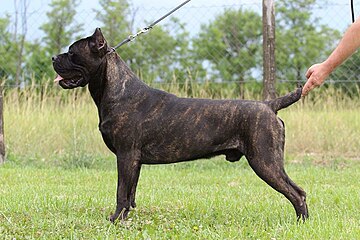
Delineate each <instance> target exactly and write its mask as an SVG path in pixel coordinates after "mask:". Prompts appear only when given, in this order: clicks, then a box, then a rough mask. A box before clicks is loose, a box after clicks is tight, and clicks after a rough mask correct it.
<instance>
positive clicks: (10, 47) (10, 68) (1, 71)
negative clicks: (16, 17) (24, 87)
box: [0, 16, 16, 81]
mask: <svg viewBox="0 0 360 240" xmlns="http://www.w3.org/2000/svg"><path fill="white" fill-rule="evenodd" d="M9 23H10V16H6V17H5V18H0V46H1V47H0V56H1V57H0V78H1V80H3V79H7V81H11V80H14V78H15V73H16V60H15V59H14V56H16V51H15V49H16V46H15V45H16V44H15V43H14V42H13V41H12V39H13V37H12V34H11V33H10V32H9V31H8V30H7V29H8V27H9Z"/></svg>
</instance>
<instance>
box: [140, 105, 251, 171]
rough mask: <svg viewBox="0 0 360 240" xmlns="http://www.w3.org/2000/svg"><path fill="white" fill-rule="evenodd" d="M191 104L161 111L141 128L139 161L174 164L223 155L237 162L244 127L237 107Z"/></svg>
mask: <svg viewBox="0 0 360 240" xmlns="http://www.w3.org/2000/svg"><path fill="white" fill-rule="evenodd" d="M227 104H229V103H227ZM230 105H232V106H226V107H224V105H223V104H219V102H215V104H211V103H210V104H209V103H207V104H206V105H205V106H204V105H203V104H201V102H200V103H193V104H190V105H187V106H181V105H180V106H176V107H173V108H172V110H169V109H164V112H163V113H162V114H159V116H158V117H157V118H153V120H152V121H150V122H146V123H145V124H143V125H142V126H143V127H142V131H141V132H142V138H141V139H142V140H141V141H140V144H141V153H142V157H141V161H142V163H145V164H162V163H174V162H181V161H190V160H195V159H199V158H209V157H212V156H216V155H220V154H225V155H226V156H227V159H228V160H229V161H236V160H238V159H239V158H240V157H241V155H242V153H241V152H243V142H242V139H243V138H244V137H243V136H244V134H246V131H243V129H241V128H243V127H244V123H245V125H246V124H247V123H246V120H244V121H242V119H241V117H240V116H239V115H241V113H239V111H236V108H237V107H236V105H234V104H230Z"/></svg>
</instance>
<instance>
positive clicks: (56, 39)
mask: <svg viewBox="0 0 360 240" xmlns="http://www.w3.org/2000/svg"><path fill="white" fill-rule="evenodd" d="M78 4H79V1H78V0H52V1H51V3H50V4H49V6H50V8H51V9H50V11H49V12H47V13H46V16H47V17H48V20H47V21H46V22H45V23H44V24H42V25H41V27H40V29H41V30H42V31H43V32H44V33H45V36H44V37H43V39H42V41H39V40H35V41H34V42H33V43H28V44H26V48H27V52H28V54H27V57H26V62H27V65H26V70H27V71H28V72H27V76H28V78H31V77H32V76H35V80H36V81H37V82H42V81H43V79H46V78H48V77H53V75H54V70H53V69H52V65H51V57H52V56H53V55H56V54H59V53H61V52H63V51H64V48H65V47H67V46H69V44H70V43H71V42H72V41H73V40H75V39H77V38H78V36H77V34H78V33H79V32H81V31H82V26H83V24H78V23H76V21H75V15H76V10H75V9H76V7H77V6H78ZM32 79H33V78H32Z"/></svg>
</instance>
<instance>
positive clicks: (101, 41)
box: [89, 28, 109, 57]
mask: <svg viewBox="0 0 360 240" xmlns="http://www.w3.org/2000/svg"><path fill="white" fill-rule="evenodd" d="M89 46H90V50H91V51H92V52H94V53H99V55H100V56H101V57H102V56H103V55H105V54H106V53H107V52H108V51H109V49H108V46H107V43H106V40H105V38H104V35H103V34H102V32H101V30H100V28H96V29H95V32H94V34H93V35H92V36H91V37H90V42H89Z"/></svg>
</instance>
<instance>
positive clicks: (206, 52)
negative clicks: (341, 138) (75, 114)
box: [0, 0, 360, 95]
mask: <svg viewBox="0 0 360 240" xmlns="http://www.w3.org/2000/svg"><path fill="white" fill-rule="evenodd" d="M10 2H11V1H7V3H2V5H3V6H2V8H1V9H0V31H2V33H1V34H2V35H3V36H0V44H1V45H0V47H1V48H0V56H1V57H0V78H1V79H2V81H3V85H5V87H8V88H9V87H11V88H14V87H24V86H26V85H29V84H33V85H34V84H35V85H36V86H42V85H43V84H45V83H44V82H47V81H49V79H51V78H52V77H54V75H55V73H54V72H53V70H52V67H51V66H52V63H51V55H52V54H56V52H55V53H54V52H52V53H50V52H47V53H42V52H41V51H42V48H46V41H45V40H44V38H45V36H46V33H45V32H44V30H43V29H42V26H43V24H44V23H46V22H47V21H48V19H49V12H50V11H51V7H50V6H49V4H50V2H51V1H50V0H39V1H31V4H30V3H29V2H30V1H28V5H27V7H26V8H25V7H24V6H23V7H21V6H22V5H21V1H20V0H18V1H14V3H17V6H14V5H13V4H11V3H10ZM129 2H130V8H131V14H130V16H128V17H129V18H131V19H130V20H131V21H130V22H131V28H128V31H127V32H122V33H121V34H119V35H117V36H116V39H108V42H109V43H111V44H112V45H115V44H117V43H118V42H119V40H120V41H121V40H123V39H124V38H126V37H127V36H128V35H129V34H131V33H134V32H136V31H137V30H139V29H141V28H143V27H145V26H146V25H147V24H148V23H151V22H152V21H153V20H155V19H157V18H159V17H160V16H162V15H164V14H165V13H166V12H168V11H169V10H171V9H172V8H173V7H175V6H176V5H177V4H178V3H177V2H171V1H168V2H165V1H160V2H161V4H159V5H153V4H152V3H149V2H147V3H146V6H144V5H140V2H139V1H133V2H131V1H129ZM278 2H280V1H275V3H276V4H278ZM282 2H285V1H282ZM294 2H300V3H304V2H306V1H302V0H297V1H294ZM294 4H295V3H294ZM299 6H301V4H300V5H299ZM281 7H288V11H291V7H293V8H296V5H293V6H291V4H285V3H280V5H276V12H277V13H276V20H277V29H278V31H277V33H276V39H277V40H276V59H277V62H276V64H277V85H282V84H288V85H289V86H295V85H296V83H298V82H305V80H306V79H305V72H306V70H307V68H308V67H309V66H310V65H311V64H313V63H316V62H320V61H323V60H325V58H326V56H327V55H328V54H329V53H330V52H331V50H332V49H333V48H334V47H335V46H336V44H337V43H338V41H339V40H340V38H341V36H342V33H343V32H344V31H345V29H346V28H347V27H348V26H349V25H350V23H351V13H350V2H349V1H335V0H332V1H331V0H316V1H315V3H314V4H311V5H310V7H309V8H307V9H308V10H306V8H304V9H303V10H304V12H305V13H306V14H309V15H310V18H309V21H308V22H304V23H301V21H300V20H299V19H300V18H299V19H292V20H293V21H294V22H296V21H300V23H298V24H297V25H296V24H295V25H291V24H290V25H289V24H288V23H285V22H286V21H288V20H289V19H287V20H286V19H285V18H286V16H287V15H286V13H281V11H282V9H281ZM101 9H102V7H101V6H100V4H99V3H98V2H97V1H80V4H79V5H78V6H77V7H76V15H75V17H74V19H73V25H76V24H80V25H81V26H82V27H81V30H80V31H78V32H77V33H76V35H74V36H73V37H72V39H69V42H68V43H67V44H66V45H69V44H70V43H71V42H73V41H74V40H75V39H77V38H80V37H84V36H89V35H91V34H92V32H93V31H94V29H95V28H96V27H106V26H104V24H103V23H102V22H101V21H99V20H98V19H97V18H96V12H95V10H100V11H101ZM25 10H26V14H25V15H24V11H25ZM294 10H295V11H296V9H292V11H294ZM231 11H235V12H241V14H242V16H238V15H232V16H230V19H233V21H230V22H226V21H225V20H224V23H221V21H222V20H221V19H225V17H224V16H225V13H228V12H231ZM247 12H252V13H254V14H255V15H248V16H247V17H246V16H245V17H244V15H246V13H247ZM299 12H300V10H299ZM358 13H360V3H355V15H356V16H357V15H358ZM234 14H235V13H234ZM261 14H262V1H260V0H257V1H254V0H242V1H241V0H239V1H236V0H229V1H222V0H221V1H220V0H213V1H202V0H198V1H192V2H190V3H189V4H188V5H186V6H184V7H183V8H182V9H180V10H179V11H177V12H176V14H175V17H176V20H174V19H172V20H169V19H167V20H165V21H164V22H162V23H161V24H160V26H159V27H155V28H154V29H153V30H152V32H150V33H149V34H147V35H145V36H141V37H140V38H139V39H137V40H136V41H135V42H134V43H130V44H129V45H128V46H126V48H124V49H122V48H121V49H120V50H119V51H118V52H119V54H120V56H121V57H122V58H123V59H124V60H125V61H126V62H127V63H128V64H129V65H130V66H131V67H132V69H133V70H134V71H135V72H136V73H137V74H138V75H140V77H141V78H142V79H144V80H145V81H146V82H148V83H150V84H151V83H153V84H155V83H156V84H164V85H169V84H172V83H173V82H174V81H180V82H181V81H184V79H189V78H190V79H192V80H193V81H197V82H200V83H201V82H205V81H212V82H213V83H215V84H218V85H219V86H223V85H228V84H232V83H234V82H239V83H241V84H242V87H244V88H246V87H247V84H260V85H261V81H262V57H261V55H262V50H261V48H262V41H261ZM24 16H25V17H24ZM222 16H223V17H222ZM299 16H301V15H299ZM235 17H236V18H235ZM237 17H239V18H237ZM1 19H2V20H1ZM4 19H5V20H7V21H8V22H7V23H6V21H4ZM285 20H286V21H285ZM240 21H243V22H240ZM226 23H227V24H226ZM250 23H251V24H253V25H251V24H250ZM216 24H218V25H216ZM301 24H306V25H303V29H302V27H301V26H302V25H301ZM309 25H311V27H309ZM210 26H212V27H210ZM216 26H217V27H218V28H217V30H216V31H215V30H214V32H213V33H211V31H212V28H215V27H216ZM305 28H306V29H305ZM259 29H260V30H259ZM307 29H310V30H307ZM249 31H250V32H249ZM160 33H164V34H163V35H166V36H170V37H171V38H169V40H168V41H166V42H162V41H159V39H160V38H161V39H163V38H164V39H166V37H164V36H163V35H160ZM258 33H260V35H259V34H258ZM5 34H7V35H5ZM217 34H218V35H220V36H219V37H218V38H217ZM228 35H229V37H228ZM6 36H8V38H7V39H6ZM21 36H24V39H23V40H24V42H25V44H24V49H20V47H19V46H20V45H19V41H20V40H21ZM169 42H171V44H170V43H169ZM155 43H156V44H155ZM184 43H186V44H184ZM61 50H62V51H66V47H63V48H62V49H61ZM48 51H49V50H48ZM20 52H21V57H19V56H20V54H19V53H20ZM359 63H360V54H359V53H356V54H354V55H353V56H352V57H351V58H350V59H348V60H347V61H346V62H345V63H344V64H343V65H342V66H341V67H339V69H337V70H336V71H335V72H334V73H333V74H332V75H331V76H330V77H329V79H328V81H327V83H326V84H329V85H334V86H336V87H339V88H341V89H342V90H343V91H344V93H346V94H348V93H350V94H354V93H356V94H357V95H359V94H360V93H359V92H358V87H359V85H360V78H359V74H360V68H359V67H358V66H359ZM358 73H359V74H358ZM46 84H47V83H46Z"/></svg>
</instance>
